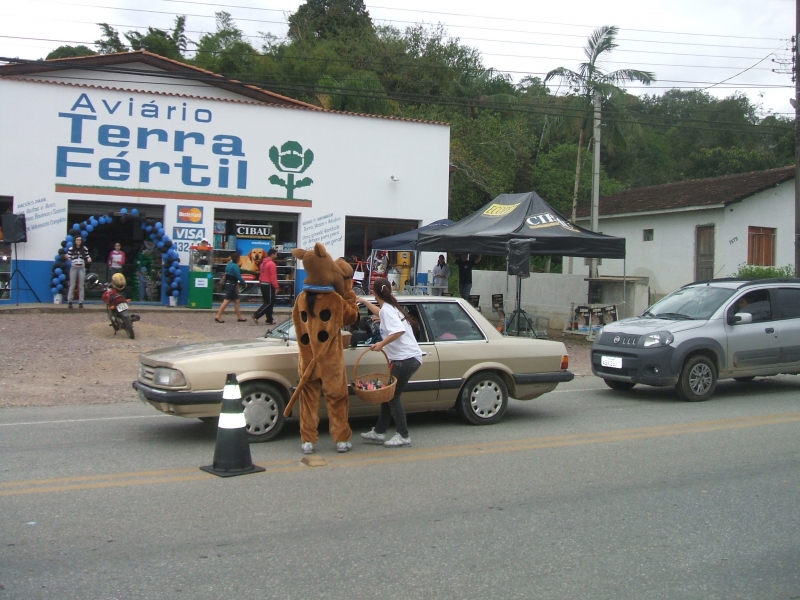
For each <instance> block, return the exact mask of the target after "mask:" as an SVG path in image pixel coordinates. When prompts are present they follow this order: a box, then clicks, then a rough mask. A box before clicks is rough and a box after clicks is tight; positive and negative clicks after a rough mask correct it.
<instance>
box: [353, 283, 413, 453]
mask: <svg viewBox="0 0 800 600" xmlns="http://www.w3.org/2000/svg"><path fill="white" fill-rule="evenodd" d="M372 293H373V294H374V295H375V299H376V300H377V301H378V306H375V305H374V304H372V302H370V301H369V300H367V299H366V298H361V297H359V298H357V301H358V302H360V303H361V304H363V305H364V306H366V307H367V309H368V310H369V311H370V312H371V313H372V314H374V315H376V316H378V317H380V320H381V337H382V338H383V340H381V341H380V342H378V343H377V344H373V345H372V346H370V349H371V350H372V351H374V352H380V351H381V350H383V351H384V352H386V356H388V357H389V362H390V373H391V374H392V376H393V377H394V378H395V379H396V380H397V384H396V385H395V388H394V397H393V398H392V399H391V400H389V402H384V403H383V404H381V413H380V416H379V417H378V422H377V423H376V424H375V427H373V428H372V430H371V431H368V432H367V433H362V434H361V437H362V438H363V439H364V440H365V441H366V442H369V443H373V444H383V445H384V446H386V447H388V448H400V447H402V446H410V445H411V438H410V437H409V434H408V426H407V425H406V412H405V410H403V404H402V403H401V402H400V395H401V394H402V393H403V390H404V389H405V387H406V385H407V384H408V380H409V379H411V377H412V376H413V375H414V373H416V372H417V369H419V368H420V366H421V365H422V350H420V347H419V344H417V340H416V338H415V337H414V331H413V330H412V328H411V323H410V322H409V319H410V318H411V317H410V315H409V314H408V313H407V312H405V311H404V310H403V309H402V308H400V305H399V304H397V300H396V299H395V297H394V296H393V295H392V284H391V283H389V280H388V279H386V278H385V277H379V278H378V279H376V280H375V282H374V283H373V284H372ZM391 419H394V424H395V427H396V428H397V433H396V434H395V436H394V437H393V438H392V439H390V440H388V441H386V429H387V428H388V427H389V422H390V420H391Z"/></svg>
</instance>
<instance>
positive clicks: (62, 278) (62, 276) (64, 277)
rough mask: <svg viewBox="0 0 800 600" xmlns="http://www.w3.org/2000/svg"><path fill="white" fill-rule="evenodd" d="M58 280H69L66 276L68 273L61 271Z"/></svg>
mask: <svg viewBox="0 0 800 600" xmlns="http://www.w3.org/2000/svg"><path fill="white" fill-rule="evenodd" d="M58 280H59V281H66V280H67V276H66V275H64V274H63V273H61V274H60V275H59V276H58Z"/></svg>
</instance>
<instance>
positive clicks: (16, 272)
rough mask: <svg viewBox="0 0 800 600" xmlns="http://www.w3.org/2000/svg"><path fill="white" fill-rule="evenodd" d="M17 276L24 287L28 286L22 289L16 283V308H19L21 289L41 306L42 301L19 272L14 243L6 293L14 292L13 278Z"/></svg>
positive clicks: (15, 244)
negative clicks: (12, 264) (12, 262)
mask: <svg viewBox="0 0 800 600" xmlns="http://www.w3.org/2000/svg"><path fill="white" fill-rule="evenodd" d="M17 276H19V278H20V279H22V281H24V282H25V285H26V286H28V287H27V288H23V287H22V286H21V285H20V283H19V281H17V306H19V291H20V290H21V289H25V290H27V291H29V292H31V293H32V294H33V295H34V297H35V298H36V301H37V302H39V304H41V303H42V301H41V300H40V299H39V295H38V294H37V293H36V291H35V290H34V289H33V287H31V284H30V282H29V281H28V280H27V279H25V274H24V273H23V272H22V271H20V270H19V259H18V258H17V243H16V242H14V269H13V270H12V271H11V277H10V278H9V279H8V292H9V294H10V293H12V292H13V290H14V287H13V284H14V277H17Z"/></svg>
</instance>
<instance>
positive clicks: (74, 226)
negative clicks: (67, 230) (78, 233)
mask: <svg viewBox="0 0 800 600" xmlns="http://www.w3.org/2000/svg"><path fill="white" fill-rule="evenodd" d="M72 228H73V229H78V230H80V228H81V225H80V223H73V224H72Z"/></svg>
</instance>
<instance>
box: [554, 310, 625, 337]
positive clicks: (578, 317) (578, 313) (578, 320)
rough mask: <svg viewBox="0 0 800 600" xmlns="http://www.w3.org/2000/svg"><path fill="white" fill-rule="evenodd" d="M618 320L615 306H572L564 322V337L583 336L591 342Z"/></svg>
mask: <svg viewBox="0 0 800 600" xmlns="http://www.w3.org/2000/svg"><path fill="white" fill-rule="evenodd" d="M616 320H617V306H616V305H615V304H577V305H576V304H575V303H574V302H573V303H571V304H570V307H569V316H568V317H567V319H566V320H565V321H564V329H563V331H562V335H566V334H571V335H582V336H585V337H586V339H587V340H588V341H590V342H592V341H594V339H595V337H597V332H598V331H600V330H601V329H602V328H603V325H608V324H609V323H613V322H614V321H616Z"/></svg>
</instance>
